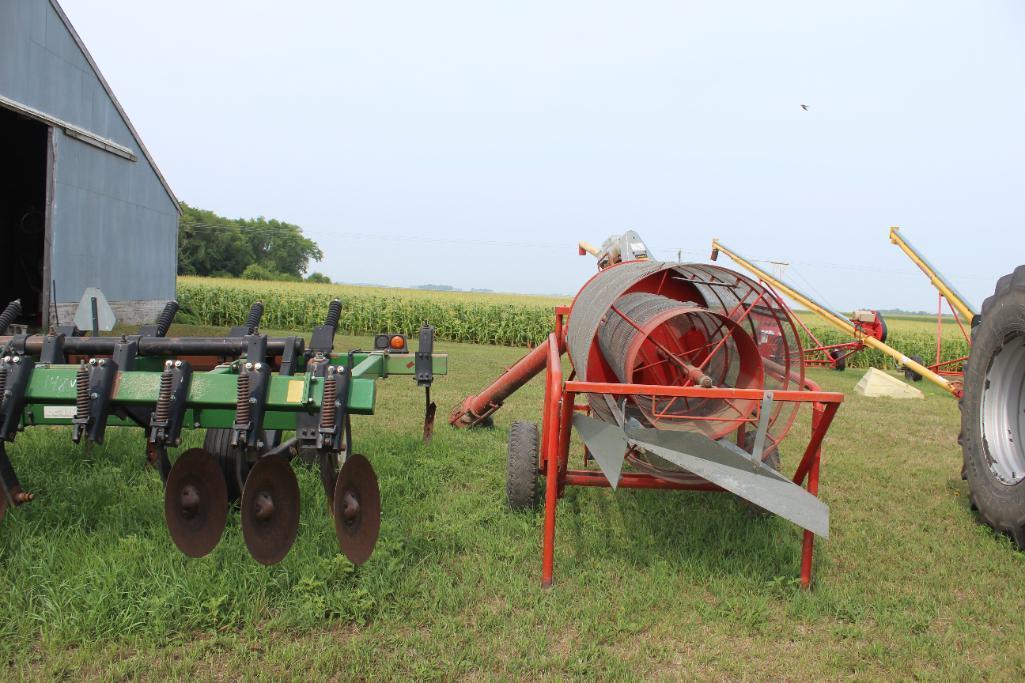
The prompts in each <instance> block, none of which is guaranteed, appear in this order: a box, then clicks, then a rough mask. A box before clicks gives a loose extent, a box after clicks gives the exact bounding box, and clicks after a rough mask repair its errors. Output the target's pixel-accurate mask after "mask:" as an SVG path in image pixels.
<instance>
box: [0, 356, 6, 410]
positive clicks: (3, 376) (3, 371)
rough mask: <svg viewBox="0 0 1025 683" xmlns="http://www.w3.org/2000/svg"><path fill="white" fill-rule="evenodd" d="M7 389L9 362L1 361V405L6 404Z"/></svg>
mask: <svg viewBox="0 0 1025 683" xmlns="http://www.w3.org/2000/svg"><path fill="white" fill-rule="evenodd" d="M6 391H7V362H6V361H4V362H0V407H2V406H3V404H4V399H5V398H7V397H6V396H4V392H6Z"/></svg>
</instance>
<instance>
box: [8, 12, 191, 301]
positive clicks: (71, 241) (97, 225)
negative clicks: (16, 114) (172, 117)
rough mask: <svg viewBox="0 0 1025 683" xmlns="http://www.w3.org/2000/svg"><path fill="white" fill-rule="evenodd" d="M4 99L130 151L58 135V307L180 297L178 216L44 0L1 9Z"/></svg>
mask: <svg viewBox="0 0 1025 683" xmlns="http://www.w3.org/2000/svg"><path fill="white" fill-rule="evenodd" d="M0 94H2V95H4V96H5V97H8V98H9V99H12V100H15V101H17V102H20V103H22V104H24V105H26V106H29V107H32V108H34V109H38V110H40V111H43V112H45V113H46V114H49V115H50V116H53V117H55V118H58V119H61V120H63V121H66V122H68V123H71V124H74V125H76V126H79V127H81V128H84V129H86V130H89V131H91V132H93V133H95V134H97V135H99V136H101V137H104V138H108V139H110V140H113V141H114V142H117V143H119V144H121V145H124V146H125V147H128V148H129V149H132V150H133V151H134V152H135V154H136V157H137V159H138V160H137V161H129V160H127V159H123V158H121V157H118V156H116V155H113V154H110V153H108V152H105V151H103V150H100V149H97V148H96V147H93V146H91V145H88V144H85V143H82V142H80V141H78V140H75V139H73V138H70V137H68V136H66V135H64V134H63V133H62V132H61V131H54V147H55V150H54V151H55V153H56V168H55V176H54V180H55V183H54V203H53V207H52V240H53V246H52V254H51V272H52V276H53V278H54V279H55V280H56V281H57V299H58V301H59V302H70V301H77V300H78V297H79V296H80V295H81V293H82V291H83V290H84V289H85V288H86V287H90V286H92V287H100V288H101V289H102V290H103V291H104V293H105V294H106V295H107V297H108V298H109V299H111V300H146V299H164V300H166V299H170V298H172V297H173V296H174V293H175V270H176V249H177V220H178V214H177V209H176V207H175V205H174V203H173V201H172V200H171V198H170V197H169V196H168V194H167V192H166V191H165V189H164V187H163V185H162V183H161V182H160V178H159V177H158V175H157V173H156V171H155V170H154V168H153V167H152V166H151V165H150V163H149V162H148V160H147V159H146V157H145V155H144V154H143V153H142V150H141V149H140V145H139V144H138V143H137V141H136V139H135V136H134V135H132V133H131V130H130V129H129V128H128V125H127V124H126V123H125V121H124V120H123V119H122V118H121V116H120V114H119V113H118V111H117V108H116V107H115V106H114V103H113V101H112V100H111V99H110V97H109V96H108V95H107V92H106V90H105V89H104V88H103V85H102V84H101V83H100V81H99V79H98V78H97V76H96V74H95V73H94V72H93V70H92V68H91V67H90V65H89V62H88V60H87V59H86V58H85V56H84V55H83V54H82V51H81V50H80V49H79V48H78V45H77V44H76V42H75V40H74V39H73V38H72V36H71V34H70V33H69V32H68V30H67V27H65V25H64V22H63V21H62V20H61V18H60V16H59V15H58V14H57V12H56V11H55V10H54V8H53V7H52V6H51V4H50V3H49V2H48V0H3V1H2V2H0Z"/></svg>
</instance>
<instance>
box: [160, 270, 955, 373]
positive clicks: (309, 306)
mask: <svg viewBox="0 0 1025 683" xmlns="http://www.w3.org/2000/svg"><path fill="white" fill-rule="evenodd" d="M335 297H338V298H339V299H341V301H342V316H341V319H340V322H339V332H342V333H344V334H374V333H377V332H401V333H405V334H408V335H412V334H414V333H415V332H416V331H417V329H419V327H420V324H421V323H422V322H423V321H424V320H428V321H430V323H431V324H432V325H434V326H435V327H436V328H437V330H438V332H437V335H438V338H439V339H444V340H448V341H455V342H468V343H473V344H494V345H501V346H536V345H537V344H540V343H541V342H542V341H544V339H545V338H546V337H547V336H548V333H549V332H550V331H551V329H552V325H553V322H554V312H553V308H554V307H555V306H556V305H559V304H568V303H569V298H568V297H567V298H566V299H560V298H558V297H532V296H517V295H509V294H478V293H467V292H432V291H424V290H404V289H388V288H383V287H359V286H353V285H310V284H304V283H280V282H275V283H266V282H253V281H235V280H214V279H206V278H194V277H189V278H180V279H179V281H178V302H179V304H180V305H181V313H179V316H178V321H179V322H183V323H191V324H196V325H211V326H215V327H229V326H231V325H238V324H240V323H241V322H242V321H243V320H244V319H245V317H246V313H247V312H248V310H249V306H250V305H251V304H252V303H253V302H254V301H263V303H264V305H265V307H266V310H265V312H264V315H263V323H262V324H263V327H265V328H267V329H275V330H295V331H306V332H307V333H308V332H309V331H310V330H312V329H313V327H314V326H316V325H320V324H322V323H323V321H324V314H325V312H326V311H327V306H328V303H330V301H331V300H332V299H333V298H335ZM922 320H923V321H924V320H926V318H922ZM903 322H904V321H902V320H893V321H892V322H891V323H890V335H889V339H888V343H889V344H890V345H891V346H893V347H894V348H897V349H899V350H900V351H902V352H903V353H904V354H905V355H907V356H920V357H922V358H923V359H924V360H925V362H926V364H927V365H928V364H930V363H932V362H933V360H934V358H935V354H936V339H935V336H934V335H933V334H929V333H926V332H922V331H920V330H921V329H923V327H922V325H921V324H920V321H914V322H915V324H913V325H908V327H909V328H910V329H908V330H904V329H901V326H902V323H903ZM809 327H810V328H811V330H812V332H813V333H814V334H815V336H817V337H818V338H819V340H820V341H821V342H822V343H823V344H840V343H844V342H847V341H850V339H849V338H847V337H846V336H845V335H844V334H843V333H841V332H839V331H838V330H834V329H833V328H830V327H824V326H821V325H814V324H813V325H809ZM802 336H804V333H803V332H802ZM802 342H803V343H804V344H805V346H808V345H809V340H808V339H807V338H804V339H802ZM967 352H968V345H967V343H966V342H965V341H964V339H963V338H961V337H960V335H959V333H958V336H956V337H954V336H952V335H948V334H946V333H945V334H944V342H943V360H949V359H954V358H958V357H961V356H964V355H967ZM847 366H848V367H851V368H867V367H876V368H889V367H893V366H894V364H893V361H891V360H890V359H889V358H888V357H887V356H885V355H883V354H882V353H881V352H879V351H875V350H873V349H865V350H863V351H861V352H859V353H857V354H855V355H853V356H851V357H850V358H848V359H847Z"/></svg>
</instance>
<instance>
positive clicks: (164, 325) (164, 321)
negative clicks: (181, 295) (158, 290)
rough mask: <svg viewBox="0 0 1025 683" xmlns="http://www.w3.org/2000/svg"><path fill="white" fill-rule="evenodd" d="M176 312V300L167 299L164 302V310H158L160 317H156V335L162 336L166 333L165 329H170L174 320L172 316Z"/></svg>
mask: <svg viewBox="0 0 1025 683" xmlns="http://www.w3.org/2000/svg"><path fill="white" fill-rule="evenodd" d="M177 313H178V302H177V301H168V302H167V303H166V304H164V310H163V311H161V312H160V317H159V318H157V336H158V337H163V336H164V335H166V334H167V330H168V329H170V327H171V323H172V322H174V316H175V315H176V314H177Z"/></svg>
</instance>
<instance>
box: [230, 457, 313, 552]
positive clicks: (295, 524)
mask: <svg viewBox="0 0 1025 683" xmlns="http://www.w3.org/2000/svg"><path fill="white" fill-rule="evenodd" d="M240 513H241V515H242V537H243V538H244V539H245V542H246V547H247V548H249V554H250V555H252V556H253V559H254V560H256V561H257V562H259V563H260V564H277V563H278V562H280V561H281V560H283V559H284V558H285V555H287V554H288V551H289V550H291V548H292V544H293V543H294V542H295V537H296V535H297V534H298V533H299V482H298V481H297V480H296V478H295V472H294V471H293V470H292V466H291V465H290V464H289V462H288V458H286V457H285V455H284V454H283V453H278V454H276V455H268V456H265V457H262V458H260V459H259V460H257V461H256V464H255V465H253V468H252V469H251V470H249V476H248V477H247V478H246V484H245V488H243V489H242V504H241V507H240Z"/></svg>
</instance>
